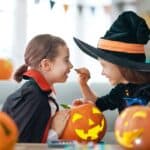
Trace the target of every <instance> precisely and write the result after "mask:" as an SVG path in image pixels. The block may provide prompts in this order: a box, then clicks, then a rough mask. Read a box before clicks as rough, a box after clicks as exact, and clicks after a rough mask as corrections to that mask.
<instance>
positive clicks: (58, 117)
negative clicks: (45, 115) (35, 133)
mask: <svg viewBox="0 0 150 150" xmlns="http://www.w3.org/2000/svg"><path fill="white" fill-rule="evenodd" d="M69 112H70V110H69V109H65V110H61V111H58V112H56V114H55V116H54V117H53V119H52V124H51V129H53V130H55V131H56V133H57V135H58V137H60V136H61V134H62V132H63V131H64V128H65V126H66V123H67V121H68V119H69V116H70V113H69Z"/></svg>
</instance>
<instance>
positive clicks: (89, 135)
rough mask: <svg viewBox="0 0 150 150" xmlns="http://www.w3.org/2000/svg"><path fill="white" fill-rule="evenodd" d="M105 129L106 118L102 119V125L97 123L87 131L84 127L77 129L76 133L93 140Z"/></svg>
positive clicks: (82, 137)
mask: <svg viewBox="0 0 150 150" xmlns="http://www.w3.org/2000/svg"><path fill="white" fill-rule="evenodd" d="M103 129H104V120H102V125H101V126H100V125H97V126H95V127H93V128H91V129H89V130H88V132H87V133H85V131H84V130H83V129H75V132H76V134H77V135H78V136H79V137H80V138H81V139H83V140H87V139H88V138H89V139H91V140H97V139H98V135H99V133H100V132H102V131H103Z"/></svg>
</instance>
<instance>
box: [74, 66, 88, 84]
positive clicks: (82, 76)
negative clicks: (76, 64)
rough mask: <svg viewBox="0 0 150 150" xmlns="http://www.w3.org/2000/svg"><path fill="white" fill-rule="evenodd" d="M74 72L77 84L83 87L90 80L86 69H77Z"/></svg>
mask: <svg viewBox="0 0 150 150" xmlns="http://www.w3.org/2000/svg"><path fill="white" fill-rule="evenodd" d="M75 71H76V72H77V73H78V75H79V83H80V85H85V84H86V83H87V82H88V80H89V79H90V72H89V70H88V69H87V68H78V69H75Z"/></svg>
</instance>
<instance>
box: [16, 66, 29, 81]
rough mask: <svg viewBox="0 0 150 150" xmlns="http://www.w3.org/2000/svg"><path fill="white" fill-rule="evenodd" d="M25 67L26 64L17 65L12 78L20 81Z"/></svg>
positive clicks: (25, 69)
mask: <svg viewBox="0 0 150 150" xmlns="http://www.w3.org/2000/svg"><path fill="white" fill-rule="evenodd" d="M27 69H28V66H27V65H26V64H24V65H22V66H21V67H19V68H18V69H17V70H16V72H15V74H14V80H16V81H17V82H21V80H22V78H23V73H24V72H26V71H27Z"/></svg>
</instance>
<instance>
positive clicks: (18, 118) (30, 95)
mask: <svg viewBox="0 0 150 150" xmlns="http://www.w3.org/2000/svg"><path fill="white" fill-rule="evenodd" d="M23 78H24V79H26V80H28V81H26V82H25V83H24V84H23V85H22V86H21V87H20V88H19V89H18V90H17V91H15V92H14V93H12V94H11V95H10V96H9V97H8V98H7V100H6V102H5V103H4V106H3V108H2V111H5V112H6V113H8V114H9V115H10V116H11V117H12V118H13V119H14V121H15V122H16V124H17V126H18V128H19V141H18V142H28V143H29V142H46V138H47V135H48V129H49V126H50V118H51V108H50V105H49V102H48V101H49V100H52V101H54V100H53V98H52V97H49V94H50V93H51V92H52V91H53V88H52V87H51V86H50V85H49V84H48V83H47V81H46V80H45V79H44V77H43V76H42V75H41V74H40V73H39V72H38V71H36V70H29V71H27V72H26V73H25V74H24V76H23ZM54 103H55V105H56V107H57V110H58V109H59V108H58V105H57V103H56V102H55V101H54ZM43 138H44V139H43Z"/></svg>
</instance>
